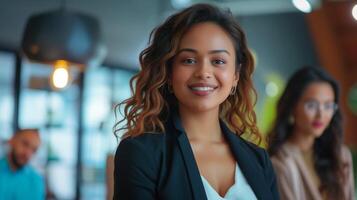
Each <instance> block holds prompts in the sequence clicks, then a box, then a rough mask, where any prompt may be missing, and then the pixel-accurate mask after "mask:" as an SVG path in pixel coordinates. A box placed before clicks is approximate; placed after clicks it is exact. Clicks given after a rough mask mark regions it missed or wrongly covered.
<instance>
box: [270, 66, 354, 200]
mask: <svg viewBox="0 0 357 200" xmlns="http://www.w3.org/2000/svg"><path fill="white" fill-rule="evenodd" d="M338 102H339V88H338V85H337V83H336V81H335V80H334V79H333V78H332V77H331V76H330V75H329V74H327V73H326V72H325V71H323V70H322V69H320V68H317V67H304V68H302V69H300V70H298V71H297V72H296V73H295V74H293V76H292V77H291V78H290V80H289V81H288V84H287V87H286V88H285V90H284V92H283V94H282V96H281V98H280V100H279V102H278V106H277V118H276V121H275V123H274V125H273V129H272V131H271V132H270V133H269V136H268V143H269V147H268V152H269V154H270V156H271V159H272V162H273V166H274V169H275V171H276V176H277V179H278V186H279V192H280V196H281V199H286V200H295V199H296V200H320V199H321V200H329V199H331V200H332V199H339V200H352V199H354V195H355V194H354V181H353V171H352V170H353V169H352V157H351V153H350V151H349V150H348V148H347V147H346V146H345V145H343V131H342V117H341V111H340V110H339V108H338Z"/></svg>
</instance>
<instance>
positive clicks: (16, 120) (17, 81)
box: [13, 53, 22, 132]
mask: <svg viewBox="0 0 357 200" xmlns="http://www.w3.org/2000/svg"><path fill="white" fill-rule="evenodd" d="M21 71H22V61H21V56H20V54H19V53H16V59H15V79H14V87H13V90H14V114H13V132H15V131H16V130H18V129H19V109H20V93H21Z"/></svg>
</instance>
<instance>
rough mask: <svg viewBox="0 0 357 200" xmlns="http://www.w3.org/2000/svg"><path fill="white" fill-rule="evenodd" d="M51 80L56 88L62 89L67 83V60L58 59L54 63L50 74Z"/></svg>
mask: <svg viewBox="0 0 357 200" xmlns="http://www.w3.org/2000/svg"><path fill="white" fill-rule="evenodd" d="M51 81H52V85H53V86H54V87H55V88H58V89H63V88H65V87H66V86H67V85H68V82H69V72H68V62H67V61H65V60H59V61H57V62H56V63H55V66H54V71H53V73H52V76H51Z"/></svg>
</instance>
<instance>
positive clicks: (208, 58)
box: [171, 22, 238, 113]
mask: <svg viewBox="0 0 357 200" xmlns="http://www.w3.org/2000/svg"><path fill="white" fill-rule="evenodd" d="M235 55H236V52H235V49H234V45H233V43H232V39H231V38H230V36H229V35H228V34H227V33H226V32H225V31H224V29H222V28H221V27H220V26H219V25H217V24H215V23H212V22H204V23H199V24H196V25H194V26H192V27H191V28H190V29H189V30H188V31H187V32H186V33H185V35H184V36H183V37H182V39H181V41H180V44H179V48H178V51H177V54H176V56H175V58H174V60H173V69H172V76H171V84H172V88H173V92H174V94H175V96H176V98H177V99H178V102H179V106H180V110H182V109H184V110H187V111H190V112H195V113H197V112H205V111H210V110H215V109H216V110H217V111H218V110H219V105H220V104H221V103H222V102H224V101H225V99H226V98H227V97H228V95H229V94H230V91H231V89H232V87H233V86H236V85H237V82H238V73H236V70H235V66H236V56H235Z"/></svg>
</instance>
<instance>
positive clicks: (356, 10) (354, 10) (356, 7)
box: [352, 4, 357, 20]
mask: <svg viewBox="0 0 357 200" xmlns="http://www.w3.org/2000/svg"><path fill="white" fill-rule="evenodd" d="M352 16H353V18H354V19H355V20H357V4H356V5H354V6H353V8H352Z"/></svg>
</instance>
